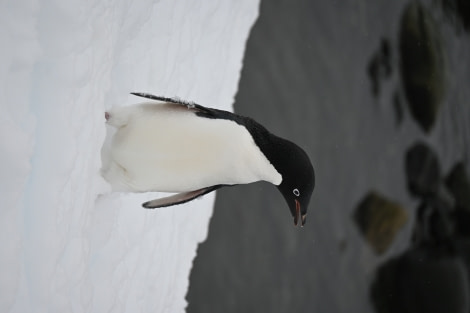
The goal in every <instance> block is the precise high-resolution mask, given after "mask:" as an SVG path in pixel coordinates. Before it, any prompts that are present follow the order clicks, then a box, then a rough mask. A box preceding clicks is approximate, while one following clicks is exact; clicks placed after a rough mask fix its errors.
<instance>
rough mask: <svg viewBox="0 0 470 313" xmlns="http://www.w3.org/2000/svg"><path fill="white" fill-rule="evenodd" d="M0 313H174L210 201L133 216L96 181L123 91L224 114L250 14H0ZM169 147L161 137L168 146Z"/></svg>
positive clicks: (226, 6)
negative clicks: (108, 120)
mask: <svg viewBox="0 0 470 313" xmlns="http://www.w3.org/2000/svg"><path fill="white" fill-rule="evenodd" d="M0 12H1V13H0V15H1V19H0V24H1V27H0V40H1V42H2V43H3V44H2V50H1V51H0V56H1V59H2V62H0V138H1V139H0V144H1V145H0V147H1V154H0V172H1V180H0V184H1V189H0V198H1V209H0V312H46V311H47V312H110V311H112V312H150V311H152V312H182V311H184V308H185V306H186V301H185V300H184V297H185V294H186V290H187V288H188V283H189V282H188V278H189V271H190V268H191V264H192V260H193V258H194V257H195V254H196V248H197V244H198V243H199V242H201V241H202V240H204V239H205V237H206V235H207V229H208V222H209V218H210V216H211V214H212V206H213V202H214V194H211V195H208V196H206V197H204V198H203V199H201V200H197V201H195V202H191V203H188V204H186V205H183V206H179V207H175V208H166V209H160V210H144V209H142V208H141V207H140V205H141V203H142V202H143V201H145V200H148V199H151V198H153V197H155V196H156V195H155V194H152V195H149V194H145V195H119V194H109V193H108V191H109V186H108V185H107V184H106V183H105V182H104V181H103V180H102V178H101V177H100V176H99V174H98V173H99V169H100V167H101V159H100V149H101V146H102V144H103V141H104V139H105V135H106V128H105V124H104V122H105V121H104V111H105V110H106V109H108V108H110V107H112V106H116V105H125V104H131V103H136V102H140V101H141V100H139V99H138V98H135V97H133V96H131V95H129V92H131V91H147V92H152V93H155V94H161V95H166V96H175V95H177V96H179V97H181V98H183V99H188V100H193V101H196V102H199V103H201V104H204V105H208V106H213V107H218V108H223V109H227V110H230V109H231V105H232V102H233V99H234V95H235V92H236V90H237V83H238V79H239V75H240V69H241V64H242V56H243V52H244V47H245V41H246V39H247V36H248V32H249V29H250V27H251V26H252V24H253V23H254V20H255V18H256V16H257V13H258V2H257V1H251V0H243V1H239V0H233V1H222V0H221V1H204V3H203V4H202V3H201V1H190V0H183V1H181V0H180V1H171V0H161V1H150V0H141V1H122V0H121V1H114V0H113V1H109V0H104V1H83V0H79V1H78V0H75V1H59V0H44V1H34V0H31V1H28V0H21V1H16V0H7V1H2V3H1V4H0ZM168 135H169V136H171V134H168Z"/></svg>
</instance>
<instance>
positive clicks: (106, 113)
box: [104, 112, 111, 121]
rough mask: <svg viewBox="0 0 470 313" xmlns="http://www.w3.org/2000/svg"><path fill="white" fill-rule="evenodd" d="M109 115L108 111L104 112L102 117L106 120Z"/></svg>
mask: <svg viewBox="0 0 470 313" xmlns="http://www.w3.org/2000/svg"><path fill="white" fill-rule="evenodd" d="M110 117H111V115H110V114H109V112H104V118H105V119H106V121H108V120H109V118H110Z"/></svg>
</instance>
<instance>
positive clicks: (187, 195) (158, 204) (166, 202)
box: [142, 185, 223, 209]
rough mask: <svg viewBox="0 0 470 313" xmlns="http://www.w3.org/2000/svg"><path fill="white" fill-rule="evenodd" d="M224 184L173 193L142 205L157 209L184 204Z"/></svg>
mask: <svg viewBox="0 0 470 313" xmlns="http://www.w3.org/2000/svg"><path fill="white" fill-rule="evenodd" d="M222 186H223V185H216V186H212V187H206V188H202V189H198V190H194V191H189V192H183V193H178V194H176V195H172V196H169V197H164V198H159V199H155V200H151V201H147V202H145V203H143V204H142V206H143V207H144V208H146V209H156V208H163V207H168V206H172V205H177V204H182V203H186V202H189V201H191V200H194V199H196V198H198V197H201V196H203V195H205V194H208V193H209V192H212V191H214V190H216V189H219V188H220V187H222Z"/></svg>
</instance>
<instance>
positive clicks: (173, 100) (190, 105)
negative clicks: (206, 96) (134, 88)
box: [131, 92, 214, 115]
mask: <svg viewBox="0 0 470 313" xmlns="http://www.w3.org/2000/svg"><path fill="white" fill-rule="evenodd" d="M131 95H134V96H138V97H142V98H147V99H151V100H157V101H162V102H169V103H175V104H181V105H184V106H185V107H187V108H188V109H195V110H196V111H199V112H203V113H204V114H209V115H212V114H213V110H214V109H210V108H206V107H204V106H202V105H200V104H197V103H194V102H192V101H186V100H182V99H180V98H167V97H161V96H155V95H152V94H150V93H145V92H131Z"/></svg>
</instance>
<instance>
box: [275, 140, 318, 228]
mask: <svg viewBox="0 0 470 313" xmlns="http://www.w3.org/2000/svg"><path fill="white" fill-rule="evenodd" d="M284 144H285V145H287V148H288V149H283V150H284V155H282V156H279V159H278V160H277V162H276V163H277V166H276V169H277V170H278V171H279V173H280V174H281V175H282V182H281V184H279V185H278V189H279V191H280V192H281V194H282V195H283V196H284V199H285V200H286V202H287V205H288V206H289V209H290V211H291V214H292V216H293V217H294V225H296V226H297V224H298V223H299V220H300V221H301V224H300V225H301V226H304V225H305V222H306V220H307V209H308V205H309V203H310V197H311V196H312V193H313V189H314V188H315V171H314V169H313V166H312V163H311V162H310V159H309V157H308V155H307V153H305V151H304V150H303V149H302V148H300V147H299V146H297V145H296V144H294V143H292V142H290V141H286V142H284Z"/></svg>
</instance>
